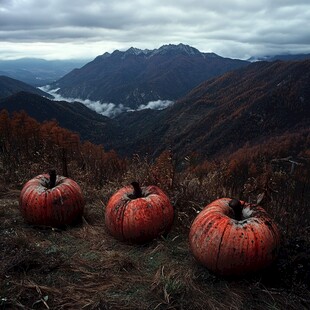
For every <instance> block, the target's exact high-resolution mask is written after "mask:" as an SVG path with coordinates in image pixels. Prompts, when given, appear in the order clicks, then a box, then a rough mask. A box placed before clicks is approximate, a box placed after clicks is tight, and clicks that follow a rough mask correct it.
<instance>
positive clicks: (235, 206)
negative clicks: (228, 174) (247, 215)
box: [228, 198, 243, 221]
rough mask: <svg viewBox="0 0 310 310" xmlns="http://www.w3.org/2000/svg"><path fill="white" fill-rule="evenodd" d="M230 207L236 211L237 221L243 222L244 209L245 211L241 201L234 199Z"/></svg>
mask: <svg viewBox="0 0 310 310" xmlns="http://www.w3.org/2000/svg"><path fill="white" fill-rule="evenodd" d="M228 205H229V206H230V207H231V208H232V209H233V210H234V212H235V219H236V220H237V221H241V220H242V209H243V206H242V204H241V201H240V200H239V199H235V198H234V199H232V200H231V201H230V202H229V203H228Z"/></svg>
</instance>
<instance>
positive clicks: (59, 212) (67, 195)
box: [19, 170, 85, 227]
mask: <svg viewBox="0 0 310 310" xmlns="http://www.w3.org/2000/svg"><path fill="white" fill-rule="evenodd" d="M84 205H85V202H84V198H83V194H82V191H81V189H80V187H79V185H78V184H77V183H76V182H75V181H73V180H72V179H69V178H66V177H63V176H59V175H56V172H55V171H54V170H53V171H51V173H50V174H41V175H38V176H36V177H35V178H33V179H31V180H29V181H28V182H27V183H26V184H25V185H24V187H23V189H22V191H21V193H20V198H19V209H20V211H21V214H22V216H23V217H24V219H25V220H26V221H27V222H28V223H30V224H33V225H44V226H51V227H62V226H65V225H70V224H72V223H73V222H74V221H76V220H78V219H79V218H81V216H82V215H83V210H84Z"/></svg>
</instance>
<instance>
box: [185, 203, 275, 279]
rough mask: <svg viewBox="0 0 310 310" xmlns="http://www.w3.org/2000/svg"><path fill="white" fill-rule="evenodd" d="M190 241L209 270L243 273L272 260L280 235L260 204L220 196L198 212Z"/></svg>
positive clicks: (264, 265)
mask: <svg viewBox="0 0 310 310" xmlns="http://www.w3.org/2000/svg"><path fill="white" fill-rule="evenodd" d="M189 242H190V248H191V251H192V253H193V255H194V257H195V258H196V259H197V260H198V261H199V262H200V263H201V264H203V265H205V266H206V267H207V268H208V269H210V270H211V271H213V272H215V273H218V274H221V275H244V274H247V273H250V272H255V271H258V270H260V269H262V268H265V267H267V266H268V265H270V264H271V263H272V262H273V261H274V259H275V258H276V255H277V252H278V247H279V242H280V235H279V231H278V228H277V226H276V224H275V223H274V222H273V221H272V220H271V219H270V217H269V216H268V214H267V212H266V211H265V210H264V209H263V208H262V207H260V206H258V205H255V204H250V203H246V202H244V201H239V200H237V199H230V198H221V199H218V200H215V201H213V202H212V203H210V204H209V205H208V206H206V207H205V208H204V209H203V210H202V211H201V212H200V213H199V214H198V216H197V217H196V219H195V220H194V222H193V224H192V226H191V229H190V233H189Z"/></svg>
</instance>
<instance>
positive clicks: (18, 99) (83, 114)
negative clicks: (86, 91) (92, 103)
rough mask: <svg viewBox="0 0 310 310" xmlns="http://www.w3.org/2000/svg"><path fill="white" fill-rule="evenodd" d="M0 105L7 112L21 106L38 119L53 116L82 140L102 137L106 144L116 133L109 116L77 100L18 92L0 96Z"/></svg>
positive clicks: (48, 118) (16, 109)
mask: <svg viewBox="0 0 310 310" xmlns="http://www.w3.org/2000/svg"><path fill="white" fill-rule="evenodd" d="M2 109H6V110H7V111H8V112H9V113H12V112H14V111H21V110H23V111H25V112H26V113H27V114H28V115H29V116H31V117H33V118H35V119H36V120H37V121H39V122H43V121H46V120H53V119H55V120H57V122H58V123H59V125H60V126H61V127H64V128H67V129H70V130H72V131H75V132H78V133H79V134H80V136H81V138H82V139H83V140H90V141H96V142H98V143H100V142H101V141H105V142H106V143H107V144H109V143H110V137H113V136H116V133H115V132H113V128H114V127H113V124H111V122H112V121H111V119H109V118H108V117H105V116H102V115H100V114H98V113H96V112H94V111H92V110H90V109H88V108H87V107H86V106H85V105H83V104H82V103H80V102H73V103H69V102H66V101H51V100H49V99H47V98H43V97H41V96H39V95H35V94H31V93H27V92H19V93H17V94H14V95H12V96H9V97H6V98H3V99H0V110H2ZM98 137H100V138H99V139H98Z"/></svg>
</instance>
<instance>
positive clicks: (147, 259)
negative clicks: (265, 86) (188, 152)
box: [0, 113, 310, 310]
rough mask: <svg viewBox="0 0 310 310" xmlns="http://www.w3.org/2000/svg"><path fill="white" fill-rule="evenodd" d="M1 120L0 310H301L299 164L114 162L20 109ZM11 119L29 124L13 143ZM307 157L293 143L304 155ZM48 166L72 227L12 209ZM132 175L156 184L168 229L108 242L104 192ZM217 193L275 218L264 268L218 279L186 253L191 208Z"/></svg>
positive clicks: (302, 186) (304, 263)
mask: <svg viewBox="0 0 310 310" xmlns="http://www.w3.org/2000/svg"><path fill="white" fill-rule="evenodd" d="M2 118H3V120H2V122H1V124H2V125H5V124H6V125H7V130H6V131H4V130H3V131H1V132H0V133H2V136H1V139H2V140H0V172H1V174H0V250H1V251H0V309H56V310H63V309H158V310H160V309H193V310H194V309H214V310H215V309H220V310H221V309H225V310H226V309H236V310H237V309H255V310H256V309H257V310H260V309H261V310H265V309H279V310H282V309H293V310H295V309H296V310H300V309H309V308H310V297H309V296H310V292H309V290H310V204H309V201H310V179H309V178H310V173H309V159H308V161H307V160H306V159H304V162H303V165H296V167H295V168H294V171H293V172H292V171H291V170H292V169H291V167H290V166H289V167H285V166H281V163H278V162H277V166H274V165H273V164H272V163H271V160H270V158H268V157H264V158H263V159H262V157H260V158H259V160H258V159H257V158H256V157H255V158H254V157H253V158H251V160H250V162H247V161H246V156H245V157H242V158H241V159H242V160H241V159H240V154H239V159H238V158H237V157H235V158H234V159H232V160H230V161H225V160H222V161H218V162H208V163H207V162H206V163H205V164H204V165H201V166H197V165H196V166H195V165H194V164H193V163H192V162H191V158H185V159H184V160H180V159H179V160H176V158H175V157H174V156H173V154H172V153H171V152H170V151H165V152H163V153H162V154H161V155H160V156H159V157H158V158H157V159H156V160H150V159H147V158H141V157H139V156H134V157H133V158H132V159H130V160H123V159H120V158H119V157H118V156H117V155H116V154H115V153H113V152H109V153H106V152H105V151H104V150H103V148H102V147H99V146H93V145H91V144H89V143H84V144H80V142H79V140H78V139H77V138H76V137H75V141H76V143H75V144H74V145H73V144H68V145H67V144H65V143H64V142H65V141H67V138H68V137H69V138H70V137H71V138H72V139H73V138H74V136H71V134H70V133H68V132H67V131H64V130H61V129H59V128H58V126H57V124H55V123H45V124H43V125H42V127H40V125H39V124H37V123H35V122H33V121H32V120H29V119H28V118H27V117H26V116H25V115H19V116H18V115H16V116H15V118H13V119H12V120H11V121H10V119H8V117H7V115H6V114H5V113H2ZM15 123H16V124H19V125H18V126H17V125H14V124H15ZM21 123H22V124H26V125H27V124H28V125H27V126H26V128H28V129H29V130H28V131H24V135H25V137H24V138H23V139H21V136H20V133H16V135H14V131H13V130H11V129H10V128H11V127H12V126H13V125H14V126H15V127H14V126H13V127H12V128H13V129H14V128H20V124H21ZM10 126H11V127H10ZM31 128H32V129H31ZM51 128H52V129H53V135H48V136H49V140H48V141H47V140H46V135H47V133H48V132H49V130H50V129H51ZM4 129H5V128H4ZM9 129H10V130H9ZM30 129H31V130H30ZM42 129H45V131H44V130H43V131H42ZM3 133H5V134H3ZM34 133H35V134H34ZM41 136H42V137H41ZM46 141H47V142H48V143H47V142H46ZM36 152H40V154H38V153H36ZM16 154H18V156H19V157H18V160H16V156H17V155H16ZM242 154H243V153H242ZM309 154H310V153H309V150H304V152H303V156H304V158H309ZM111 163H112V165H111ZM307 164H308V165H307ZM51 166H53V167H56V168H57V170H58V171H65V172H66V173H68V174H69V177H71V178H73V179H74V180H75V181H76V182H77V183H78V184H79V185H80V186H81V188H82V190H83V192H84V195H85V198H86V201H87V204H86V209H85V214H84V218H83V222H82V223H80V224H79V225H76V226H72V227H67V228H66V229H63V230H59V229H53V228H50V227H45V228H43V227H34V226H30V225H28V224H27V223H25V222H24V221H23V219H22V217H21V215H20V213H19V210H18V198H19V193H20V190H21V188H22V185H23V184H24V183H25V181H27V180H28V179H30V178H31V177H34V176H35V175H37V174H39V173H43V172H46V171H48V170H49V169H50V167H51ZM44 167H45V168H44ZM179 167H182V169H180V170H178V169H177V168H179ZM245 172H246V173H245ZM60 174H61V172H60ZM133 180H136V181H139V183H140V184H141V185H149V184H154V185H157V186H159V187H161V188H162V189H164V190H165V191H166V193H167V194H168V196H169V197H170V199H171V202H172V204H173V206H174V208H175V220H174V225H173V227H172V229H171V231H170V233H169V234H168V235H167V236H165V237H161V238H158V239H156V240H154V241H152V242H150V243H148V244H145V245H138V246H137V245H131V244H126V243H122V242H119V241H117V240H115V239H114V238H112V237H111V236H109V235H108V234H107V233H106V231H105V226H104V208H105V205H106V203H107V201H108V199H109V198H110V197H111V195H112V194H113V193H114V192H115V191H116V190H117V189H119V188H120V187H122V186H123V185H128V184H130V183H131V182H132V181H133ZM225 196H226V197H238V198H242V199H244V200H247V201H251V202H256V201H257V200H259V201H260V203H261V204H262V205H263V206H264V207H265V209H266V210H267V211H268V212H269V213H270V215H271V217H273V218H274V219H275V221H276V222H277V223H278V225H279V228H280V231H281V234H282V242H281V248H280V252H279V256H278V259H277V261H276V262H275V263H274V264H273V265H272V266H270V267H269V268H268V270H264V271H261V272H259V273H257V274H254V275H250V276H248V277H244V278H222V277H218V276H216V275H214V274H212V273H211V272H209V271H208V270H207V269H206V268H204V267H203V266H201V265H199V264H198V263H197V262H196V261H195V260H194V258H193V256H192V255H191V253H190V251H189V247H188V232H189V227H190V225H191V223H192V221H193V219H194V218H195V216H196V215H197V212H199V211H200V210H201V209H202V208H203V207H204V206H206V205H207V204H208V203H209V202H211V201H213V200H214V199H216V198H219V197H225Z"/></svg>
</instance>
